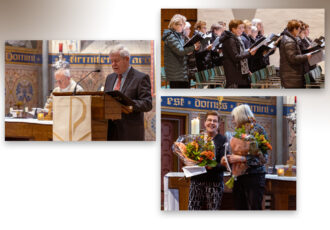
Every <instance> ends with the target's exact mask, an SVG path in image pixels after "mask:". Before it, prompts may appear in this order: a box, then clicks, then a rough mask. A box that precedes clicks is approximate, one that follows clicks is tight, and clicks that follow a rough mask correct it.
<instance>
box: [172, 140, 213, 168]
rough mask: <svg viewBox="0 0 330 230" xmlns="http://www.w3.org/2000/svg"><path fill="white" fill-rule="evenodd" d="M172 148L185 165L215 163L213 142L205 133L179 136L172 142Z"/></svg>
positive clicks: (209, 164)
mask: <svg viewBox="0 0 330 230" xmlns="http://www.w3.org/2000/svg"><path fill="white" fill-rule="evenodd" d="M172 149H173V153H174V154H176V155H177V156H178V157H179V158H180V159H181V160H182V162H183V163H184V164H185V165H186V166H201V167H203V166H208V167H215V166H216V165H217V162H216V161H215V154H214V143H213V141H212V138H211V137H208V136H207V135H193V134H190V135H183V136H180V137H179V138H178V139H177V140H176V142H174V144H173V146H172ZM205 172H206V170H205Z"/></svg>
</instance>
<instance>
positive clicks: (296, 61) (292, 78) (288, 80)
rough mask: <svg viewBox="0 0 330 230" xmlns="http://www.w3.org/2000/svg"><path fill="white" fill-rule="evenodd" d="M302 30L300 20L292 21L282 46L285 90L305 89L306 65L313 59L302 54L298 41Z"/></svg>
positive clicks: (281, 62) (282, 77)
mask: <svg viewBox="0 0 330 230" xmlns="http://www.w3.org/2000/svg"><path fill="white" fill-rule="evenodd" d="M300 30H301V23H300V22H299V21H298V20H290V21H289V22H288V25H287V27H286V30H284V32H283V38H282V40H281V44H280V78H281V84H282V86H283V87H284V88H304V86H305V79H304V63H306V62H307V61H308V59H309V58H310V57H311V55H310V54H302V52H301V49H300V47H299V43H298V41H297V38H296V37H297V36H298V35H299V33H300Z"/></svg>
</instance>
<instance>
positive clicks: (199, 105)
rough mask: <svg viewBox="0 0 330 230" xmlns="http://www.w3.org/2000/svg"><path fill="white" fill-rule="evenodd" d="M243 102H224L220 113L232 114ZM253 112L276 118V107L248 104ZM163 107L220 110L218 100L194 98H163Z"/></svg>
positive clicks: (284, 110)
mask: <svg viewBox="0 0 330 230" xmlns="http://www.w3.org/2000/svg"><path fill="white" fill-rule="evenodd" d="M240 104H242V103H241V102H236V101H228V100H223V101H222V103H221V108H220V111H222V112H231V111H232V110H233V109H234V108H235V107H236V106H238V105H240ZM246 104H248V105H249V106H250V108H251V110H252V112H253V113H254V114H257V115H269V116H276V105H266V104H260V103H259V104H257V103H246ZM161 106H162V107H170V108H180V109H187V110H218V109H219V102H218V100H217V99H214V100H212V99H206V98H194V97H161ZM284 107H285V109H283V115H284V116H286V115H288V114H289V113H291V111H293V110H294V107H293V106H284Z"/></svg>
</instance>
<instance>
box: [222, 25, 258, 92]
mask: <svg viewBox="0 0 330 230" xmlns="http://www.w3.org/2000/svg"><path fill="white" fill-rule="evenodd" d="M243 30H244V23H243V21H242V20H237V19H234V20H231V21H230V22H229V31H228V30H226V31H224V32H223V33H222V35H221V38H220V42H221V43H222V52H223V56H224V60H223V67H224V71H225V76H226V88H250V87H251V81H250V77H249V74H250V70H249V66H248V60H247V58H249V57H250V56H251V55H254V54H255V51H253V52H252V51H251V50H246V49H245V48H244V44H243V42H242V40H241V38H240V36H241V35H242V32H243Z"/></svg>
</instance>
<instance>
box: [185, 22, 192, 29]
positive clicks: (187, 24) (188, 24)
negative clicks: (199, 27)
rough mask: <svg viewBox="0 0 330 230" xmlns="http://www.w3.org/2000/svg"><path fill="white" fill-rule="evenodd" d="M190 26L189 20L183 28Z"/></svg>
mask: <svg viewBox="0 0 330 230" xmlns="http://www.w3.org/2000/svg"><path fill="white" fill-rule="evenodd" d="M190 27H191V24H190V22H188V21H186V25H185V26H184V29H188V28H190Z"/></svg>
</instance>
